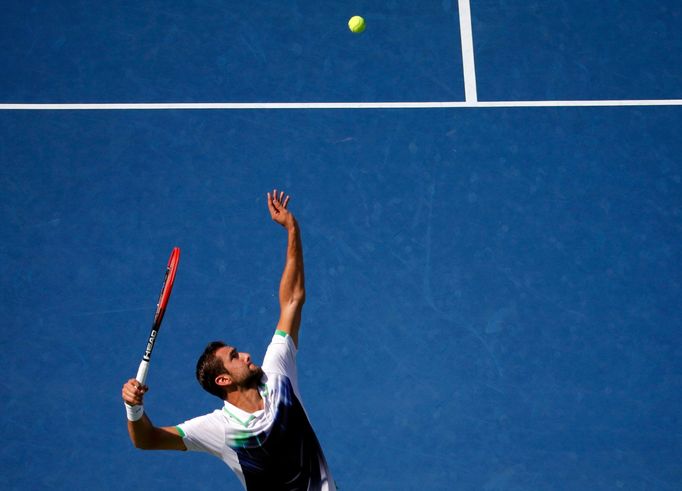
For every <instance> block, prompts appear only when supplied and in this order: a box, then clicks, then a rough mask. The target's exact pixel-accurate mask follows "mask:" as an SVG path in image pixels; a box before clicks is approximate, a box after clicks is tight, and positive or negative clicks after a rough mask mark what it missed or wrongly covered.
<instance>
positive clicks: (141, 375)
mask: <svg viewBox="0 0 682 491" xmlns="http://www.w3.org/2000/svg"><path fill="white" fill-rule="evenodd" d="M148 371H149V362H148V361H146V360H142V361H141V362H140V367H139V368H138V369H137V375H135V380H137V381H138V382H140V383H141V384H142V385H144V383H145V381H146V380H147V372H148Z"/></svg>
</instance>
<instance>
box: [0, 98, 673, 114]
mask: <svg viewBox="0 0 682 491" xmlns="http://www.w3.org/2000/svg"><path fill="white" fill-rule="evenodd" d="M605 106H612V107H618V106H682V99H644V100H581V101H476V102H466V101H454V102H448V101H443V102H197V103H192V102H158V103H145V102H141V103H92V104H89V103H73V104H0V111H10V110H12V111H36V110H42V111H63V110H67V111H73V110H77V111H80V110H90V111H92V110H99V111H109V110H128V111H130V110H132V111H135V110H150V109H151V110H169V109H171V110H175V109H233V110H235V109H236V110H254V109H256V110H258V109H432V108H433V109H438V108H472V109H475V108H496V107H605Z"/></svg>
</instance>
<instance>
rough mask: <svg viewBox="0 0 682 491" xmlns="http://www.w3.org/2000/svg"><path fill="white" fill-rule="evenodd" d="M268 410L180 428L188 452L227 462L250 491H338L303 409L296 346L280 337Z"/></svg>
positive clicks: (269, 367) (269, 359)
mask: <svg viewBox="0 0 682 491" xmlns="http://www.w3.org/2000/svg"><path fill="white" fill-rule="evenodd" d="M262 368H263V377H262V378H261V380H260V385H259V390H260V393H261V396H262V398H263V403H264V409H262V410H260V411H256V412H255V413H248V412H246V411H243V410H241V409H239V408H238V407H236V406H233V405H232V404H230V403H229V402H227V401H225V406H224V407H223V408H222V409H216V410H215V411H213V412H212V413H209V414H206V415H204V416H199V417H197V418H193V419H190V420H189V421H185V422H184V423H182V424H179V425H177V427H176V428H178V430H179V432H180V435H181V436H182V437H183V440H184V443H185V446H186V447H187V448H188V449H189V450H195V451H200V452H208V453H210V454H213V455H215V456H216V457H218V458H219V459H221V460H222V461H223V462H225V463H226V464H227V465H228V466H229V467H230V468H231V469H232V470H233V471H234V472H235V474H237V477H238V478H239V480H240V481H241V483H242V484H243V486H244V488H245V489H247V490H248V491H277V490H282V491H284V490H286V491H336V486H335V484H334V480H333V479H332V476H331V473H330V472H329V467H328V466H327V461H326V459H325V458H324V454H323V453H322V448H321V447H320V444H319V442H318V441H317V437H316V436H315V433H314V431H313V429H312V426H311V425H310V422H309V421H308V416H307V415H306V413H305V410H304V409H303V405H302V404H301V402H300V401H301V398H300V394H299V391H298V376H297V373H296V346H295V345H294V342H293V340H292V339H291V337H290V336H288V335H287V334H286V333H284V332H282V331H277V332H276V333H275V335H274V336H273V338H272V342H271V343H270V345H269V346H268V350H267V352H266V354H265V358H264V360H263V366H262Z"/></svg>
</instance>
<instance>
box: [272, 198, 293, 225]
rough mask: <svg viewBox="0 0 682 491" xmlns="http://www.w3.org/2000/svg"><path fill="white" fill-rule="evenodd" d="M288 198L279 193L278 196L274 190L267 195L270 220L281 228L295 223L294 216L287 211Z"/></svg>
mask: <svg viewBox="0 0 682 491" xmlns="http://www.w3.org/2000/svg"><path fill="white" fill-rule="evenodd" d="M289 198H290V197H289V196H286V195H285V194H284V191H280V192H279V194H278V192H277V190H276V189H273V190H272V193H268V210H270V216H271V217H272V219H273V220H274V221H275V222H276V223H279V224H280V225H281V226H283V227H289V226H290V225H293V224H294V223H295V220H294V215H292V214H291V212H290V211H289V210H287V205H288V204H289Z"/></svg>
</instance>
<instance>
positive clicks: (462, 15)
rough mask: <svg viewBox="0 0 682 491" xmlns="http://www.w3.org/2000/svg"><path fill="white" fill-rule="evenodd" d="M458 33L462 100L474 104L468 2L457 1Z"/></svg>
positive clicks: (473, 73) (467, 0) (471, 36)
mask: <svg viewBox="0 0 682 491" xmlns="http://www.w3.org/2000/svg"><path fill="white" fill-rule="evenodd" d="M458 3H459V33H460V36H461V38H462V69H463V70H464V99H465V100H466V101H467V102H476V101H477V100H478V95H477V93H476V65H475V64H474V35H473V30H472V28H471V6H470V5H469V0H459V2H458Z"/></svg>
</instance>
